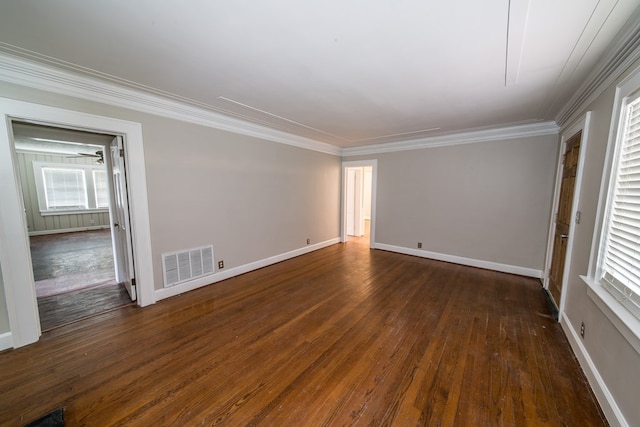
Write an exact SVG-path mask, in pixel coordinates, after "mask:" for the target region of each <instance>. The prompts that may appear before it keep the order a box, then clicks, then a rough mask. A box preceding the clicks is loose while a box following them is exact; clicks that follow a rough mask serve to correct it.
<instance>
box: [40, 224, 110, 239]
mask: <svg viewBox="0 0 640 427" xmlns="http://www.w3.org/2000/svg"><path fill="white" fill-rule="evenodd" d="M105 228H110V227H109V226H108V225H91V226H89V227H79V228H62V229H60V230H42V231H30V232H29V236H45V235H47V234H62V233H75V232H77V231H90V230H102V229H105Z"/></svg>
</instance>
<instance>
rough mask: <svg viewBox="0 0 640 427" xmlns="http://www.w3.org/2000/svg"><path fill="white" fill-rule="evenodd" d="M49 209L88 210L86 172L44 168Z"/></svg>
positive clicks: (43, 175)
mask: <svg viewBox="0 0 640 427" xmlns="http://www.w3.org/2000/svg"><path fill="white" fill-rule="evenodd" d="M42 179H43V180H44V187H45V200H46V204H47V209H49V210H57V209H87V205H88V203H87V189H86V186H85V179H84V171H83V170H78V169H61V168H60V169H59V168H42Z"/></svg>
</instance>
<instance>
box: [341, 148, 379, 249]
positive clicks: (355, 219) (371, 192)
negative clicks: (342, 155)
mask: <svg viewBox="0 0 640 427" xmlns="http://www.w3.org/2000/svg"><path fill="white" fill-rule="evenodd" d="M376 174H377V161H376V160H366V161H357V162H344V163H343V209H342V217H343V221H342V241H343V242H359V243H363V244H368V246H369V247H370V248H374V247H375V195H376Z"/></svg>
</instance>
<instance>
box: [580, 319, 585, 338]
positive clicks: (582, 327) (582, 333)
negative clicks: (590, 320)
mask: <svg viewBox="0 0 640 427" xmlns="http://www.w3.org/2000/svg"><path fill="white" fill-rule="evenodd" d="M580 336H581V337H582V338H584V322H582V323H581V324H580Z"/></svg>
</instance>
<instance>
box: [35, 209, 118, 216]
mask: <svg viewBox="0 0 640 427" xmlns="http://www.w3.org/2000/svg"><path fill="white" fill-rule="evenodd" d="M103 212H109V209H69V210H58V211H40V215H42V216H53V215H82V214H94V213H103Z"/></svg>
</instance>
